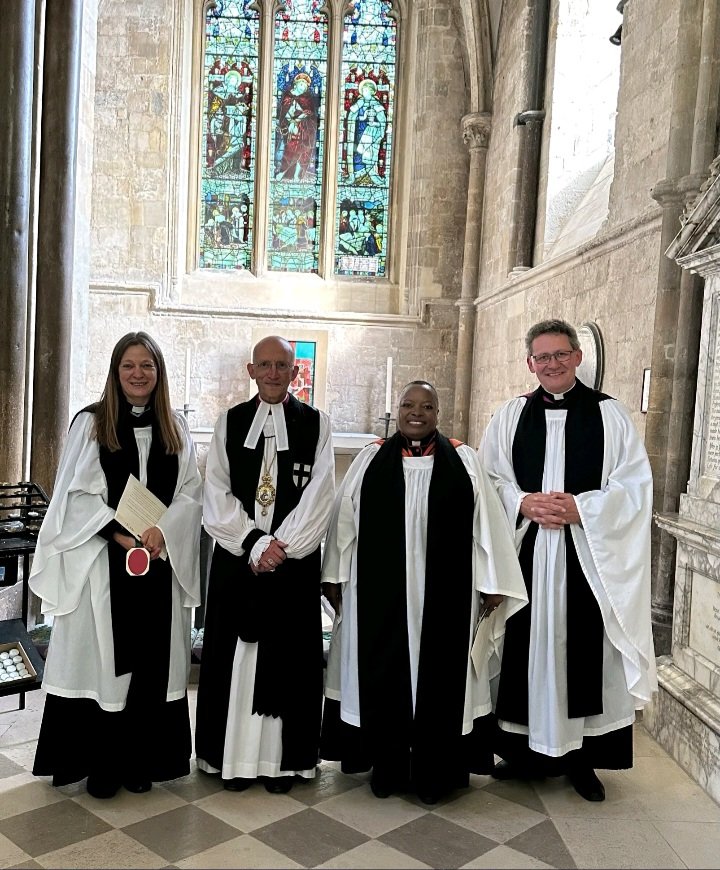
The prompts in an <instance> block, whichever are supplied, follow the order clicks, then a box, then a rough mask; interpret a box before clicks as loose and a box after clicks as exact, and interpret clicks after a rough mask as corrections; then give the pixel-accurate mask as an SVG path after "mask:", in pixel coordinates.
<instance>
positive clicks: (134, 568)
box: [125, 547, 150, 577]
mask: <svg viewBox="0 0 720 870" xmlns="http://www.w3.org/2000/svg"><path fill="white" fill-rule="evenodd" d="M125 567H126V568H127V572H128V574H132V576H133V577H140V576H142V575H143V574H147V572H148V568H149V567H150V553H148V551H147V550H146V549H145V548H144V547H133V548H132V550H128V552H127V557H126V559H125Z"/></svg>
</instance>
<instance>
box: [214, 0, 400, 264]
mask: <svg viewBox="0 0 720 870" xmlns="http://www.w3.org/2000/svg"><path fill="white" fill-rule="evenodd" d="M333 3H336V0H329V2H322V0H282V2H281V3H280V4H277V3H276V4H275V5H274V6H273V14H272V16H270V15H269V14H263V6H262V4H261V3H260V2H258V0H213V2H209V3H208V4H207V5H206V7H205V11H204V31H203V38H204V47H203V72H202V75H203V92H202V127H201V129H202V137H201V138H202V141H201V143H200V152H201V153H200V158H201V160H200V163H201V167H200V191H199V195H200V196H199V198H200V208H199V215H198V219H199V226H198V239H199V244H198V258H197V266H198V268H200V269H236V270H237V269H240V270H249V271H255V272H265V271H276V272H294V273H299V272H305V273H313V272H315V273H321V274H322V273H323V269H324V268H325V269H327V271H328V272H332V273H333V274H334V275H337V276H364V277H384V276H385V275H386V269H387V257H388V242H389V237H388V227H389V225H390V208H391V170H392V142H393V117H394V110H395V85H396V49H397V22H396V19H395V16H394V13H393V9H392V5H393V4H392V2H391V0H352V2H351V3H349V4H348V3H347V2H346V0H344V2H342V3H340V2H337V4H336V5H335V6H333V5H332V4H333ZM333 10H334V11H333ZM268 11H269V10H268ZM265 29H271V30H272V36H271V38H269V37H268V34H267V33H266V32H264V31H265ZM261 46H263V47H264V46H268V48H267V49H266V51H265V53H266V54H267V57H265V56H264V54H263V50H261ZM260 94H268V98H267V105H259V104H258V101H259V99H260V97H259V95H260ZM331 136H332V141H331V138H330V137H331ZM265 161H266V162H267V171H263V168H262V167H263V165H264V163H265ZM260 229H262V230H263V232H260ZM323 264H326V265H325V267H323ZM324 277H326V278H330V277H332V274H326V275H324Z"/></svg>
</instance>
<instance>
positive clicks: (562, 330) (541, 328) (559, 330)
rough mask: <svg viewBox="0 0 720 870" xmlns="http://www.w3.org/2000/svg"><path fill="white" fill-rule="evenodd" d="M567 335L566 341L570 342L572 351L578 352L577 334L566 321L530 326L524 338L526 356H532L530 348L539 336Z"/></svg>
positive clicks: (555, 320) (544, 322)
mask: <svg viewBox="0 0 720 870" xmlns="http://www.w3.org/2000/svg"><path fill="white" fill-rule="evenodd" d="M548 334H549V335H567V337H568V341H569V342H570V347H571V348H572V349H573V350H580V342H579V341H578V336H577V332H576V331H575V327H574V326H571V325H570V324H569V323H568V322H567V320H559V319H554V320H541V321H540V323H536V324H535V325H534V326H531V327H530V329H528V331H527V335H526V336H525V350H526V351H527V355H528V356H531V355H532V346H533V342H534V341H535V339H536V338H539V337H540V336H541V335H548Z"/></svg>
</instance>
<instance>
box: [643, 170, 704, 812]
mask: <svg viewBox="0 0 720 870" xmlns="http://www.w3.org/2000/svg"><path fill="white" fill-rule="evenodd" d="M717 162H718V161H716V164H717ZM719 227H720V175H718V173H717V171H713V173H712V174H711V176H710V179H709V180H708V183H707V184H706V185H704V189H703V190H702V191H701V194H700V196H699V197H698V198H697V199H696V200H695V202H694V204H693V206H692V208H691V211H690V212H689V213H688V214H687V215H686V216H685V219H684V221H683V225H682V229H681V230H680V232H679V233H678V235H677V236H676V238H675V239H674V240H673V242H672V244H671V245H670V247H669V248H668V250H667V252H666V254H667V256H669V257H671V258H672V259H674V260H676V261H677V263H678V264H679V265H680V266H682V268H684V269H690V270H691V271H693V272H697V273H698V274H700V275H701V276H703V277H704V278H705V289H704V297H703V319H702V328H701V329H702V331H701V337H700V355H699V361H698V379H697V390H696V397H695V419H694V424H693V443H692V458H691V465H690V479H689V481H688V486H687V491H686V492H685V493H684V494H682V495H681V497H680V505H679V510H678V513H677V514H669V513H662V514H656V517H655V521H656V522H657V523H658V525H659V526H660V527H661V528H663V529H665V530H666V531H667V532H669V533H670V534H671V535H673V537H675V538H676V539H677V562H676V569H675V598H674V605H673V627H672V647H671V652H670V655H667V656H661V657H660V658H659V659H658V681H659V684H660V691H659V693H658V695H657V698H656V700H655V701H654V702H653V704H651V705H649V707H646V708H645V712H644V716H643V720H644V722H645V724H646V725H647V727H648V729H649V730H650V732H651V733H652V734H653V735H654V736H655V738H656V739H657V740H658V741H659V742H660V743H661V744H662V745H663V746H664V747H665V749H667V750H668V752H669V753H670V754H671V755H672V756H673V757H674V758H675V760H676V761H677V762H678V763H679V764H680V765H681V766H682V767H684V768H685V769H686V770H687V771H688V773H689V774H690V775H691V776H692V777H694V778H695V779H696V780H697V782H698V783H699V784H700V785H701V786H702V787H703V788H704V789H705V790H706V791H707V792H708V793H709V794H710V795H711V796H712V797H713V798H714V799H715V800H716V801H720V243H719V237H718V228H719Z"/></svg>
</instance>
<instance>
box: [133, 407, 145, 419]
mask: <svg viewBox="0 0 720 870" xmlns="http://www.w3.org/2000/svg"><path fill="white" fill-rule="evenodd" d="M146 410H147V407H146V406H145V405H130V413H131V414H134V415H135V416H136V417H140V416H141V415H142V414H144V413H145V411H146Z"/></svg>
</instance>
